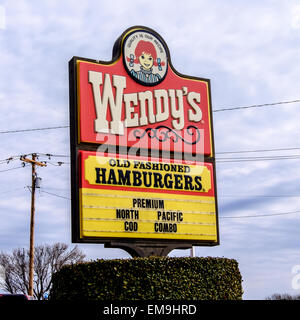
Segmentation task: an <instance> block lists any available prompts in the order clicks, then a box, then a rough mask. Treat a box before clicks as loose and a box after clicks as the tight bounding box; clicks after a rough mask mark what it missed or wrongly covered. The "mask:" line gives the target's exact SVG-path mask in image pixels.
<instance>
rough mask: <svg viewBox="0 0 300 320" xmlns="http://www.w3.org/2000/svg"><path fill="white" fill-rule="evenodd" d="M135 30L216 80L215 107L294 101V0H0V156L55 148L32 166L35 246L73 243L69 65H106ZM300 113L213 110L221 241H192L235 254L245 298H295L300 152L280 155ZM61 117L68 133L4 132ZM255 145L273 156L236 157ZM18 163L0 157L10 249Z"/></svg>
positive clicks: (25, 222)
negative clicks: (75, 60) (150, 34)
mask: <svg viewBox="0 0 300 320" xmlns="http://www.w3.org/2000/svg"><path fill="white" fill-rule="evenodd" d="M134 25H144V26H147V27H150V28H152V29H154V30H155V31H156V32H158V33H159V34H160V35H161V36H162V38H163V39H164V40H165V42H166V43H167V45H168V47H169V50H170V54H171V59H172V64H173V66H174V67H175V69H176V70H177V71H179V72H180V73H183V74H187V75H191V76H196V77H202V78H208V79H210V81H211V95H212V107H213V110H218V109H223V108H232V107H233V108H235V107H244V106H253V105H258V104H270V103H275V102H286V101H294V100H299V99H300V92H299V80H300V76H299V75H300V64H299V63H297V62H298V61H299V53H300V2H299V1H293V0H288V1H286V0H277V1H271V0H269V1H267V0H263V1H237V0H228V1H221V0H220V1H218V0H213V1H211V0H188V1H184V2H183V1H177V0H172V1H168V0H160V1H156V0H153V1H151V2H150V1H143V0H139V1H136V0H132V1H128V2H124V1H119V0H115V1H99V0H98V1H81V2H79V1H63V0H60V1H55V0H51V1H50V0H48V1H29V0H28V1H22V0H16V1H13V2H12V1H8V0H6V1H5V0H4V1H0V70H1V71H0V107H1V117H0V139H1V140H0V141H1V142H0V160H5V159H8V158H10V157H12V156H19V155H23V154H29V153H40V154H53V155H56V157H52V158H51V159H48V157H46V156H41V157H40V159H39V160H41V161H42V160H47V161H49V163H48V165H47V167H43V168H38V169H37V173H38V176H39V177H41V178H42V187H41V189H40V190H38V191H37V193H36V219H35V222H36V227H35V244H37V245H39V244H53V243H55V242H64V243H67V244H69V245H70V246H74V245H75V244H72V243H71V206H70V200H69V199H70V197H71V195H70V158H69V157H68V156H69V154H70V146H69V145H70V141H69V139H70V137H69V130H68V128H65V126H68V125H69V83H68V61H69V60H70V59H71V58H72V57H73V56H79V57H85V58H91V59H99V60H102V61H109V60H111V58H112V48H113V45H114V42H115V40H116V39H117V38H118V37H119V36H120V35H121V34H122V32H123V31H125V30H126V29H127V28H129V27H131V26H134ZM299 110H300V103H299V102H298V103H284V104H276V105H271V106H265V107H257V108H245V109H235V110H227V111H219V112H214V113H213V123H214V137H215V151H216V160H217V164H216V172H217V191H218V205H219V228H220V245H219V246H216V247H200V246H199V247H195V255H196V256H199V257H206V256H213V257H226V258H232V259H236V260H237V261H238V263H239V268H240V272H241V275H242V278H243V284H242V285H243V290H244V295H243V298H244V299H265V297H267V296H270V295H272V294H273V293H289V294H292V295H296V294H300V289H299V288H298V287H299V284H298V283H297V281H295V280H296V278H295V277H296V273H295V272H296V271H295V270H298V269H299V268H297V266H298V265H300V246H299V243H300V232H299V229H300V191H299V189H300V163H299V157H288V158H287V157H284V158H276V157H278V156H295V155H300V143H299V140H300V126H299V116H300V112H299ZM56 126H61V127H62V128H58V129H52V130H44V131H28V132H14V133H13V132H10V133H5V132H7V131H13V130H22V129H30V128H47V127H56ZM297 148H299V149H297ZM278 149H279V150H278ZM286 149H289V150H286ZM257 150H258V151H259V150H272V151H265V152H250V153H249V152H248V153H232V152H239V151H257ZM227 152H228V153H227ZM229 152H231V153H229ZM58 156H60V157H58ZM242 157H248V159H247V160H248V161H240V159H237V158H242ZM249 157H251V159H249ZM254 157H256V158H254ZM257 157H268V158H267V159H268V160H265V159H261V158H260V159H259V158H257ZM270 157H271V158H270ZM222 158H223V160H222ZM225 158H226V159H225ZM14 159H15V160H14V161H10V162H9V163H7V161H0V216H1V223H0V251H2V252H6V253H11V252H12V251H13V249H15V248H18V247H25V248H28V247H29V222H30V199H31V193H30V189H29V188H28V186H30V185H31V167H30V166H27V167H22V166H21V164H22V163H21V161H20V160H19V159H18V158H17V157H16V158H14ZM242 160H243V159H242ZM244 160H245V159H244ZM249 160H250V161H249ZM58 162H63V163H62V164H61V165H59V164H58ZM15 168H17V169H15ZM8 169H12V170H8ZM78 246H79V248H80V249H81V250H82V251H83V252H84V253H85V254H86V256H87V260H94V259H98V258H104V259H115V258H129V255H128V254H127V253H126V252H125V251H123V250H120V249H105V248H104V246H103V245H101V244H84V245H83V244H79V245H78ZM189 255H190V251H189V250H174V251H172V252H171V253H170V254H169V256H172V257H173V256H189ZM293 271H294V273H293Z"/></svg>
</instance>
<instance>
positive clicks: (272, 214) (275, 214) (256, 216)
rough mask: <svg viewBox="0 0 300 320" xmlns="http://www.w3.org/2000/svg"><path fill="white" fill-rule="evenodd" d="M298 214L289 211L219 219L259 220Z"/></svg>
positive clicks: (299, 211) (298, 211)
mask: <svg viewBox="0 0 300 320" xmlns="http://www.w3.org/2000/svg"><path fill="white" fill-rule="evenodd" d="M293 213H300V210H297V211H290V212H280V213H270V214H257V215H249V216H224V217H222V216H221V217H220V216H219V218H221V219H243V218H260V217H270V216H283V215H287V214H293Z"/></svg>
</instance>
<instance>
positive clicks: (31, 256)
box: [20, 153, 46, 296]
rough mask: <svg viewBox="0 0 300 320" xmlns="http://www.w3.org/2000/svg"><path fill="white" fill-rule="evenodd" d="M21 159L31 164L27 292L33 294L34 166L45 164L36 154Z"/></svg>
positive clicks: (43, 165)
mask: <svg viewBox="0 0 300 320" xmlns="http://www.w3.org/2000/svg"><path fill="white" fill-rule="evenodd" d="M20 160H21V161H24V162H28V163H30V164H31V173H32V177H31V215H30V247H29V286H28V294H29V295H30V296H33V271H34V214H35V187H36V184H35V182H36V172H35V166H36V165H38V166H40V167H45V166H46V164H45V163H42V162H39V161H36V154H35V153H33V154H32V159H27V158H24V157H21V159H20Z"/></svg>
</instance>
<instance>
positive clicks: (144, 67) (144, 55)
mask: <svg viewBox="0 0 300 320" xmlns="http://www.w3.org/2000/svg"><path fill="white" fill-rule="evenodd" d="M134 54H135V58H134V55H133V54H130V56H129V57H127V61H128V62H129V66H130V67H133V66H134V64H135V63H136V64H140V70H139V71H135V70H134V69H132V70H131V71H130V72H131V74H132V75H133V76H134V77H136V78H137V79H138V80H140V81H142V82H144V83H155V82H158V81H160V79H161V76H160V75H159V74H158V73H156V74H154V73H153V72H152V69H153V66H155V67H158V70H159V71H161V70H162V66H164V65H165V63H164V62H163V61H161V59H160V58H157V53H156V50H155V47H154V45H153V44H152V43H151V42H150V41H144V40H141V41H139V43H138V44H137V46H136V48H135V51H134Z"/></svg>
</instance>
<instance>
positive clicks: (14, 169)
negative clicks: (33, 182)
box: [0, 165, 29, 172]
mask: <svg viewBox="0 0 300 320" xmlns="http://www.w3.org/2000/svg"><path fill="white" fill-rule="evenodd" d="M28 166H29V165H24V166H21V167H15V168H10V169H6V170H1V171H0V172H6V171H11V170H16V169H22V168H24V167H28Z"/></svg>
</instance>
